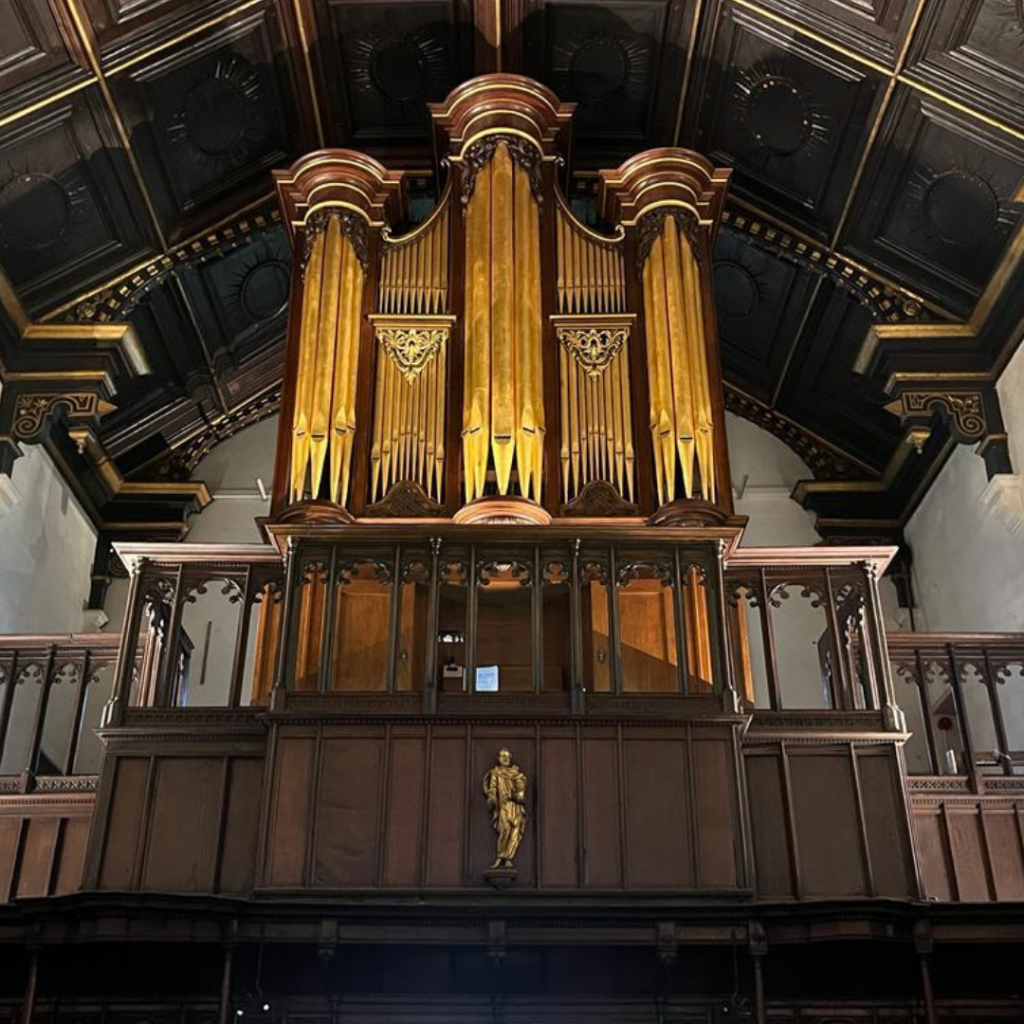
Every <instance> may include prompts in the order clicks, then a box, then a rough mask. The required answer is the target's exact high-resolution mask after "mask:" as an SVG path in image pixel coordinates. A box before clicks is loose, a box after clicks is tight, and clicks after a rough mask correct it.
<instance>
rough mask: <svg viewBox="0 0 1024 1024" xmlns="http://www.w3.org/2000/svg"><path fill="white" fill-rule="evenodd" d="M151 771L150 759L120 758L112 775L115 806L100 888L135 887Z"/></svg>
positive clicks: (106, 837)
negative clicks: (141, 829)
mask: <svg viewBox="0 0 1024 1024" xmlns="http://www.w3.org/2000/svg"><path fill="white" fill-rule="evenodd" d="M149 772H150V759H149V758H148V757H119V758H117V760H116V761H115V763H114V770H113V772H112V774H111V775H109V776H108V778H109V779H110V787H111V789H110V801H111V803H110V809H109V812H108V815H107V820H106V834H105V835H104V837H103V844H102V852H101V854H100V856H101V860H100V871H99V883H98V887H99V888H100V889H115V890H124V891H127V890H129V889H131V888H132V887H133V885H134V881H135V877H136V864H137V861H138V857H139V855H140V853H141V851H140V843H139V831H140V827H141V823H142V822H143V820H144V817H143V816H144V814H145V809H146V799H147V788H148V780H149Z"/></svg>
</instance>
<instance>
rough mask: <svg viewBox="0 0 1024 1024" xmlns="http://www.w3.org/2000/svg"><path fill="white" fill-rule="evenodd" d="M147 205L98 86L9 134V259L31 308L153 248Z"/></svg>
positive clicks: (0, 230)
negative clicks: (144, 220)
mask: <svg viewBox="0 0 1024 1024" xmlns="http://www.w3.org/2000/svg"><path fill="white" fill-rule="evenodd" d="M144 209H145V208H144V206H143V203H142V200H141V197H140V195H139V193H138V191H137V189H136V188H135V184H134V181H133V180H132V178H131V175H130V172H129V170H128V167H127V165H126V161H125V160H124V158H123V156H122V154H121V153H120V151H119V149H118V147H117V142H116V135H115V133H114V129H113V126H112V124H111V122H110V119H109V117H108V116H107V112H106V109H105V108H104V106H103V104H102V101H101V98H100V96H99V91H98V90H97V89H96V88H94V87H93V88H89V89H85V90H82V91H80V92H76V93H74V94H73V95H72V96H70V97H69V98H68V99H67V100H65V101H64V102H62V103H57V104H52V105H50V106H48V107H47V108H46V109H45V110H44V111H42V112H41V113H39V114H38V115H36V116H35V117H27V118H22V119H20V120H18V121H15V122H13V123H12V124H10V125H8V126H7V127H6V128H4V129H3V130H2V131H0V263H2V264H3V266H4V268H5V269H6V271H7V273H8V275H9V276H10V278H11V280H12V281H13V282H14V284H15V286H16V288H17V290H18V293H19V295H20V297H21V299H22V301H23V302H24V303H25V305H26V306H27V307H29V309H30V310H33V311H34V310H38V309H39V308H40V307H43V306H52V305H56V304H57V303H58V302H59V301H61V300H62V299H64V298H67V297H68V296H69V295H70V294H71V293H73V292H74V291H75V290H77V289H81V288H83V287H85V286H87V285H88V284H89V283H90V282H92V281H95V280H104V279H106V278H108V277H110V276H111V274H112V273H116V271H117V269H119V268H121V267H124V266H125V265H127V264H128V263H130V262H131V261H133V260H137V259H138V258H139V257H140V256H141V255H142V254H143V253H145V252H146V251H149V250H150V249H151V248H152V241H151V239H149V238H148V236H147V234H146V230H145V228H144V227H143V223H142V222H141V221H140V218H144V217H145V212H144Z"/></svg>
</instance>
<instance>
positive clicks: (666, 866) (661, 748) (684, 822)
mask: <svg viewBox="0 0 1024 1024" xmlns="http://www.w3.org/2000/svg"><path fill="white" fill-rule="evenodd" d="M651 731H652V732H653V730H651ZM686 755H687V750H686V743H685V742H684V740H683V739H681V738H677V737H672V738H668V739H655V738H654V737H653V736H647V737H644V736H634V737H632V738H630V739H626V740H624V741H623V761H624V766H623V771H624V775H625V783H626V784H625V789H626V885H627V886H629V887H630V888H637V889H647V888H651V889H689V888H692V887H693V884H694V874H693V866H694V865H693V845H692V838H693V832H692V822H691V814H692V807H691V804H690V786H689V783H690V779H689V774H690V773H689V770H688V764H687V756H686Z"/></svg>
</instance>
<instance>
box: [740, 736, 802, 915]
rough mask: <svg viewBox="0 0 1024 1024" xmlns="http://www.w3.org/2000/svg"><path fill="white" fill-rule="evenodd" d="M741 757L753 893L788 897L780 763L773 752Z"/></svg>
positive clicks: (789, 882) (790, 889) (790, 891)
mask: <svg viewBox="0 0 1024 1024" xmlns="http://www.w3.org/2000/svg"><path fill="white" fill-rule="evenodd" d="M745 760H746V772H747V800H748V802H749V805H750V833H751V841H752V844H753V848H754V872H755V875H756V890H757V895H758V897H759V898H761V899H769V900H770V899H789V898H791V897H792V896H793V895H794V892H793V869H792V858H791V855H790V849H789V836H788V833H787V828H786V817H787V812H786V796H785V782H784V779H783V774H782V762H781V759H780V758H779V757H777V756H776V755H775V753H770V754H761V753H758V754H750V755H748V756H747V757H746V759H745Z"/></svg>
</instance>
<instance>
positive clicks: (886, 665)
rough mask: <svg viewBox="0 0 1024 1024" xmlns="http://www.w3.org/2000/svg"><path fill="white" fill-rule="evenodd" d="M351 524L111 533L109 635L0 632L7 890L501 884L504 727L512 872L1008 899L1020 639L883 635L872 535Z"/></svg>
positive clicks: (741, 888) (753, 889)
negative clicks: (124, 591) (119, 596)
mask: <svg viewBox="0 0 1024 1024" xmlns="http://www.w3.org/2000/svg"><path fill="white" fill-rule="evenodd" d="M358 532H359V528H358V527H346V528H344V529H343V530H340V531H339V532H338V534H337V536H329V537H327V538H325V537H324V536H322V535H321V536H318V537H300V538H297V539H296V540H294V541H292V542H291V544H287V545H285V548H286V555H285V556H284V557H283V556H282V554H281V553H280V552H279V551H278V550H276V549H275V548H273V547H270V546H249V547H236V548H228V547H219V548H213V547H210V546H201V545H176V546H173V547H169V546H164V547H157V546H151V545H131V546H128V545H125V546H123V547H122V548H121V552H120V553H121V556H122V558H123V559H124V561H125V563H126V565H127V566H128V567H129V570H130V573H131V577H130V592H131V593H130V599H129V603H128V607H127V611H126V614H125V629H124V632H123V634H122V635H121V636H120V637H118V636H107V635H103V634H100V635H98V636H87V637H82V636H59V637H58V636H53V637H6V638H3V639H0V724H2V732H0V736H2V739H3V743H2V747H0V765H2V772H0V862H2V864H0V898H2V899H12V898H15V897H19V896H32V895H53V894H57V893H61V892H67V891H72V890H75V889H78V888H84V889H85V890H90V891H118V892H121V891H135V892H141V893H145V892H169V893H193V894H195V893H199V894H202V893H207V894H221V895H229V894H230V895H238V896H250V895H254V894H257V893H258V894H260V895H261V896H262V897H265V898H275V899H283V898H293V897H294V896H296V895H297V894H300V893H301V894H305V895H307V896H321V897H326V896H328V895H330V896H332V898H334V897H337V898H342V897H343V896H344V894H362V896H367V897H371V898H375V899H381V900H385V901H386V900H388V899H393V898H399V897H401V896H402V894H408V893H423V894H427V895H429V896H430V897H431V898H439V899H441V900H450V899H453V898H456V896H457V895H458V894H460V893H461V894H470V893H472V892H480V891H481V890H483V891H486V889H487V882H486V879H485V877H484V875H483V869H484V868H486V865H487V863H488V862H489V857H490V856H491V855H492V846H493V836H492V833H491V825H490V821H489V819H488V816H487V815H486V813H485V812H484V811H483V810H482V807H481V806H480V805H481V804H482V797H481V796H480V794H479V792H478V791H479V779H480V778H481V777H482V776H483V774H484V772H485V771H486V770H487V769H488V767H489V766H490V765H491V763H492V762H493V759H494V755H495V752H496V751H497V750H498V749H499V748H501V747H503V746H507V747H509V748H511V750H512V751H513V754H514V756H515V758H516V760H517V762H518V764H519V765H520V766H521V768H522V770H523V772H524V773H525V774H526V776H527V777H528V779H529V785H530V802H531V816H532V818H533V824H532V825H531V829H530V832H529V833H528V839H527V841H526V842H525V843H524V845H523V848H522V850H521V851H520V854H519V858H518V860H517V869H518V879H517V881H516V894H517V897H518V898H524V897H525V896H526V895H527V894H530V895H532V896H533V897H534V898H542V899H547V898H558V897H566V896H570V895H571V894H573V893H577V894H578V893H582V892H586V893H589V894H590V895H593V896H595V897H599V898H610V897H612V896H613V895H614V894H615V893H620V894H621V893H623V892H634V891H636V892H644V893H646V894H647V895H649V896H650V897H651V898H652V899H654V900H656V901H657V900H663V899H671V900H678V899H680V898H687V897H700V898H702V899H713V900H716V901H724V902H725V903H726V904H728V903H730V902H736V901H739V902H741V903H749V902H750V901H792V900H797V901H800V900H807V899H823V898H825V899H827V898H851V897H852V898H868V899H870V898H877V897H890V898H899V899H903V900H907V899H909V900H915V899H920V898H922V897H925V896H934V897H936V898H938V899H940V900H943V901H954V902H956V901H964V900H976V899H1008V898H1020V894H1024V852H1022V849H1024V847H1022V843H1021V839H1020V837H1021V835H1022V834H1024V832H1022V829H1021V823H1022V820H1024V786H1022V783H1024V779H1020V778H1017V777H1016V775H1017V774H1018V772H1019V771H1020V766H1021V754H1020V747H1021V743H1020V740H1019V731H1020V728H1021V726H1020V721H1021V715H1020V707H1021V704H1022V690H1024V680H1022V679H1021V670H1022V668H1021V667H1022V664H1024V657H1022V656H1024V637H1016V636H1002V635H995V636H991V637H986V636H984V635H973V636H964V637H958V636H941V637H940V636H928V635H923V634H910V635H901V634H890V635H889V636H888V637H886V635H885V632H884V629H883V626H882V613H881V610H880V602H879V595H878V587H877V580H878V576H879V574H880V573H881V572H882V571H883V570H884V567H885V561H886V558H887V557H888V552H886V551H882V552H880V551H879V549H837V548H813V549H787V550H769V549H734V548H732V547H731V546H730V544H729V543H728V541H727V540H725V541H722V540H721V539H712V540H711V541H705V540H702V539H701V538H700V536H699V533H697V532H695V533H694V534H692V535H691V534H687V533H686V532H685V531H683V530H668V529H666V530H664V531H662V530H659V531H658V532H657V534H656V535H655V536H652V531H650V530H646V531H643V532H642V533H639V532H638V534H637V536H636V537H635V538H634V537H631V536H625V537H624V536H623V535H622V531H621V528H620V529H619V530H618V531H617V536H614V537H613V536H612V535H608V536H604V535H602V534H600V533H597V534H595V533H593V532H591V533H589V534H588V535H587V539H586V540H584V541H582V542H581V541H577V540H576V538H575V537H573V536H572V533H571V531H569V530H562V531H559V530H557V529H553V528H539V529H538V528H533V529H531V528H524V529H522V530H515V529H511V530H510V529H509V528H508V527H504V528H502V530H501V531H500V532H492V531H488V530H487V529H485V528H477V527H460V528H452V527H442V526H438V527H437V528H436V529H434V530H430V531H429V532H427V531H424V532H422V533H419V534H417V533H416V532H415V531H410V530H409V529H405V530H404V532H402V533H401V535H398V534H397V533H396V534H394V535H391V534H390V533H389V528H387V527H385V528H384V532H383V539H382V530H381V528H380V527H375V528H374V530H373V531H372V533H367V535H366V536H365V537H364V536H355V535H354V534H357V533H358ZM371 538H372V540H371ZM325 652H326V653H325ZM470 680H473V681H474V682H473V685H470V682H469V681H470ZM83 681H84V685H83ZM915 702H916V703H915ZM651 779H657V780H659V781H658V784H657V786H652V785H651ZM87 840H88V841H87ZM362 896H360V898H362Z"/></svg>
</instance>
